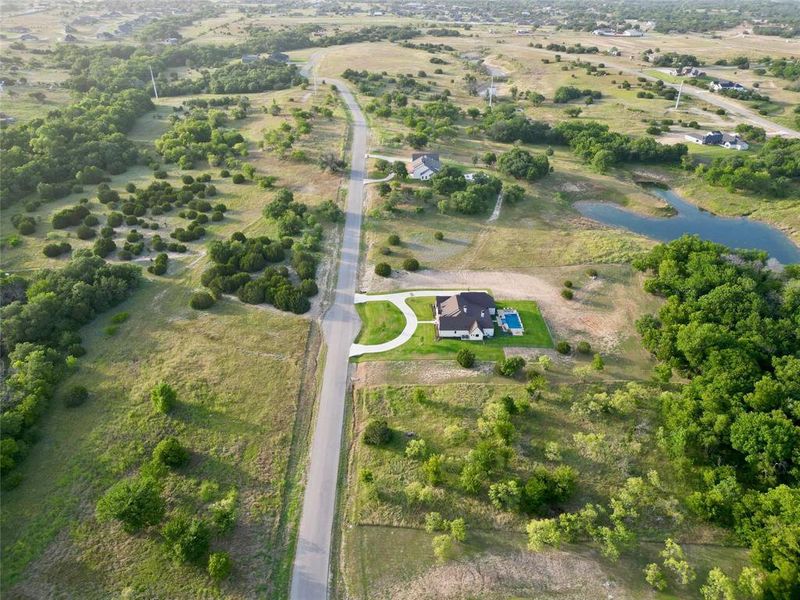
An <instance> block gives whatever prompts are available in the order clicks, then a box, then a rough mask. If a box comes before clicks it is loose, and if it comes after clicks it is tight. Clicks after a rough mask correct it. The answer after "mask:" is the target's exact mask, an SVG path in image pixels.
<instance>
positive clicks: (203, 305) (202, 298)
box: [189, 291, 215, 310]
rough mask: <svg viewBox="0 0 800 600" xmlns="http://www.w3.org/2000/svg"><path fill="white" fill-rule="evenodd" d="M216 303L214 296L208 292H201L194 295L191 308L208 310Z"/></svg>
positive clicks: (191, 299)
mask: <svg viewBox="0 0 800 600" xmlns="http://www.w3.org/2000/svg"><path fill="white" fill-rule="evenodd" d="M214 302H215V300H214V296H212V295H211V294H209V293H208V292H203V291H200V292H195V293H193V294H192V297H191V298H190V299H189V306H191V307H192V308H193V309H195V310H207V309H209V308H211V307H212V306H214Z"/></svg>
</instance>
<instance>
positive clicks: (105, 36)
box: [95, 31, 114, 42]
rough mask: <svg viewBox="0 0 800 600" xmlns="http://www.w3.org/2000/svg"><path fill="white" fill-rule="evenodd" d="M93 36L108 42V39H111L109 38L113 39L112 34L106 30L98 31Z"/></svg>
mask: <svg viewBox="0 0 800 600" xmlns="http://www.w3.org/2000/svg"><path fill="white" fill-rule="evenodd" d="M95 37H96V38H97V39H98V40H103V41H106V42H108V41H111V40H113V39H114V34H112V33H109V32H108V31H100V32H98V33H97V35H96V36H95Z"/></svg>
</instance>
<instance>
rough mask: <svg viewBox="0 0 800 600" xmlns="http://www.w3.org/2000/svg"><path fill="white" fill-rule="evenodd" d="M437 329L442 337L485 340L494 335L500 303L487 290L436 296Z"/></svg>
mask: <svg viewBox="0 0 800 600" xmlns="http://www.w3.org/2000/svg"><path fill="white" fill-rule="evenodd" d="M434 308H435V313H436V319H435V323H436V333H437V335H438V336H439V337H440V338H458V339H461V340H478V341H480V340H483V339H485V338H490V337H494V321H493V319H492V317H493V316H494V315H495V313H496V312H497V307H496V305H495V303H494V298H492V297H491V296H490V295H489V294H487V293H486V292H462V293H460V294H455V295H453V296H436V304H435V306H434Z"/></svg>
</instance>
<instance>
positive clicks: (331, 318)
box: [290, 79, 367, 600]
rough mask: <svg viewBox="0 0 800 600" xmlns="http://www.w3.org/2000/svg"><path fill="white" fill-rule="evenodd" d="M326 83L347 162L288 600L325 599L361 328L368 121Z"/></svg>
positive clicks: (343, 89)
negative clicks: (342, 128) (357, 297)
mask: <svg viewBox="0 0 800 600" xmlns="http://www.w3.org/2000/svg"><path fill="white" fill-rule="evenodd" d="M328 82H329V83H333V84H334V85H336V86H337V88H338V89H339V93H340V94H341V95H342V98H343V99H344V101H345V104H346V105H347V107H348V109H349V110H350V114H351V115H352V158H351V162H350V169H351V170H350V187H349V190H348V194H347V202H346V205H345V224H344V236H343V241H342V249H341V256H340V258H339V271H338V279H337V282H336V292H335V294H336V295H335V298H334V301H333V305H332V306H331V307H330V309H328V311H327V312H326V313H325V316H324V317H323V318H322V332H323V335H324V336H325V341H326V343H327V347H328V351H327V356H326V360H325V370H324V373H323V378H322V389H321V391H320V397H319V403H318V406H317V416H316V424H315V427H314V434H313V437H312V440H311V454H310V460H309V465H308V472H307V474H306V475H307V483H306V489H305V495H304V497H303V512H302V515H301V517H300V530H299V533H298V539H297V550H296V554H295V559H294V570H293V572H292V585H291V591H290V597H291V598H292V599H293V600H326V598H327V597H328V586H329V574H330V555H331V534H332V530H333V517H334V510H335V504H336V483H337V479H338V474H339V455H340V452H341V446H342V427H343V423H344V399H345V394H346V392H347V383H348V375H347V367H348V361H349V357H350V345H351V344H352V343H353V340H354V339H355V337H356V334H357V333H358V330H359V328H360V322H359V319H358V314H357V313H356V310H355V305H354V303H353V296H354V294H355V288H356V275H357V269H358V255H359V245H360V242H361V212H362V205H363V196H364V174H365V167H366V158H365V155H366V151H367V123H366V120H365V119H364V114H363V113H362V112H361V109H360V108H359V107H358V104H357V103H356V101H355V99H354V98H353V95H352V94H351V93H350V90H349V89H348V88H347V87H346V85H345V84H344V83H343V82H341V81H338V80H331V79H329V80H328Z"/></svg>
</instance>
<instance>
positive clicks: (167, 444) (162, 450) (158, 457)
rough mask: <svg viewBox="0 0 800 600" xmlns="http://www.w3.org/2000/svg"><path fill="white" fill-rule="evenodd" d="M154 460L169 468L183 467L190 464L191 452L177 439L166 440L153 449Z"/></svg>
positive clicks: (169, 438)
mask: <svg viewBox="0 0 800 600" xmlns="http://www.w3.org/2000/svg"><path fill="white" fill-rule="evenodd" d="M153 460H154V461H156V462H157V463H159V464H162V465H167V466H168V467H182V466H183V465H185V464H186V463H187V462H189V451H188V450H187V449H186V448H184V447H183V446H181V443H180V442H179V441H178V439H177V438H175V437H168V438H164V439H163V440H161V441H160V442H158V444H156V447H155V448H154V449H153Z"/></svg>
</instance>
